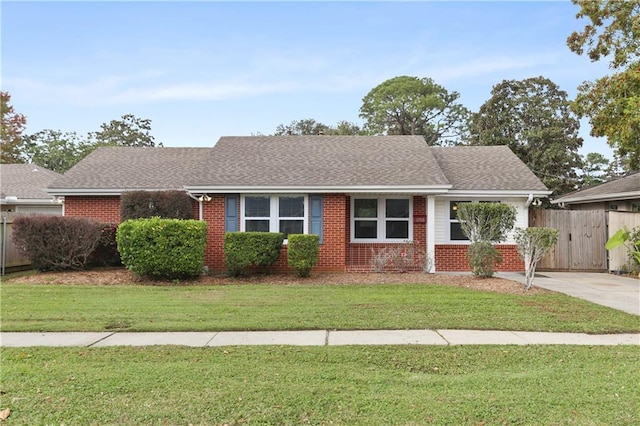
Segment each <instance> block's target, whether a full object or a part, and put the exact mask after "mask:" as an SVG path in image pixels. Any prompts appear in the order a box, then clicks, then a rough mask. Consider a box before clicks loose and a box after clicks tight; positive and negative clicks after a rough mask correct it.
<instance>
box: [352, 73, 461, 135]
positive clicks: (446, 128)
mask: <svg viewBox="0 0 640 426" xmlns="http://www.w3.org/2000/svg"><path fill="white" fill-rule="evenodd" d="M459 97H460V94H459V93H458V92H449V91H448V90H447V89H445V88H444V87H442V86H440V85H438V84H436V83H435V82H434V81H433V80H432V79H430V78H422V79H421V78H418V77H410V76H400V77H394V78H392V79H389V80H387V81H384V82H383V83H381V84H379V85H378V86H376V87H374V88H373V89H372V90H371V91H370V92H369V93H368V94H367V95H366V96H365V97H364V98H363V99H362V107H361V108H360V117H361V118H362V119H364V120H365V129H366V130H367V131H369V132H370V133H374V134H387V135H422V136H424V138H425V140H426V142H427V143H428V144H429V145H456V144H460V143H463V142H466V141H465V131H466V130H467V121H468V118H469V115H470V113H469V110H468V109H467V108H465V107H464V106H463V105H462V104H459V103H457V100H458V98H459Z"/></svg>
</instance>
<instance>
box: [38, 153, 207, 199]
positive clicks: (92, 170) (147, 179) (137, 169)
mask: <svg viewBox="0 0 640 426" xmlns="http://www.w3.org/2000/svg"><path fill="white" fill-rule="evenodd" d="M210 156H211V148H134V147H101V148H98V149H96V150H95V151H93V152H92V153H91V154H89V155H88V156H87V157H86V158H84V159H83V160H82V161H80V162H79V163H78V164H76V165H75V166H74V167H73V168H71V170H69V171H68V172H66V173H65V174H64V176H61V177H60V178H59V179H56V180H55V181H54V182H52V183H51V185H49V190H50V192H53V191H54V190H55V189H56V188H59V189H71V188H72V189H79V190H80V189H84V190H102V189H111V190H142V189H183V188H184V186H185V185H186V184H188V183H189V182H190V181H192V180H193V179H195V178H196V177H197V173H198V171H199V170H201V169H202V168H203V167H204V165H206V164H207V162H208V161H209V159H210Z"/></svg>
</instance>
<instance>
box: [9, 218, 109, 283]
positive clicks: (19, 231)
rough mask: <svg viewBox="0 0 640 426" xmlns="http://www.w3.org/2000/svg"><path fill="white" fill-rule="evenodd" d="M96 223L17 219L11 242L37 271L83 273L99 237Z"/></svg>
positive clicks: (64, 219)
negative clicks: (80, 271)
mask: <svg viewBox="0 0 640 426" xmlns="http://www.w3.org/2000/svg"><path fill="white" fill-rule="evenodd" d="M102 226H103V225H102V224H101V223H100V222H98V221H95V220H92V219H87V218H81V217H65V216H49V215H47V216H45V215H42V216H18V217H17V218H16V219H15V220H14V222H13V233H12V238H13V241H14V242H15V244H16V246H17V248H18V250H20V251H21V252H22V253H23V254H24V255H25V257H27V259H29V260H30V261H31V265H32V266H33V267H34V268H35V269H37V270H39V271H64V270H68V269H74V270H80V269H86V267H87V265H88V263H89V260H90V258H91V255H92V253H93V252H94V250H95V248H96V246H97V245H98V242H99V241H100V237H101V233H102Z"/></svg>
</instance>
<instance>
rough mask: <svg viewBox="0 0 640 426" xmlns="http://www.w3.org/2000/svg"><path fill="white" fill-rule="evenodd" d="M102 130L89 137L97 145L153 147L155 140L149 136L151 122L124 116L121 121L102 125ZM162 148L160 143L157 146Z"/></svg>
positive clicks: (130, 115)
mask: <svg viewBox="0 0 640 426" xmlns="http://www.w3.org/2000/svg"><path fill="white" fill-rule="evenodd" d="M100 128H101V129H102V130H100V131H98V132H95V133H93V134H92V135H91V136H92V137H93V138H94V139H95V141H96V143H97V144H98V145H112V146H134V147H154V146H156V142H155V138H154V137H153V136H151V120H150V119H148V118H137V117H136V116H134V115H133V114H125V115H123V116H122V119H121V120H111V121H110V122H109V123H103V124H102V125H101V126H100ZM157 146H162V143H159V144H157Z"/></svg>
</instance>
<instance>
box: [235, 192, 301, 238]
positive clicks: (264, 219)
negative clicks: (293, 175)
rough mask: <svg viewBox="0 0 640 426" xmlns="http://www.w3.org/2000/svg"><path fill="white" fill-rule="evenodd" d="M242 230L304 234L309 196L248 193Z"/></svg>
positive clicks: (243, 200) (244, 201)
mask: <svg viewBox="0 0 640 426" xmlns="http://www.w3.org/2000/svg"><path fill="white" fill-rule="evenodd" d="M242 202H243V203H244V207H243V212H244V217H243V218H242V227H241V230H242V231H249V232H250V231H256V232H282V233H283V234H284V238H285V240H286V239H287V237H288V236H289V234H304V233H305V230H306V228H307V224H306V222H307V218H306V215H305V212H306V210H307V197H305V196H304V195H246V196H244V197H242Z"/></svg>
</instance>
